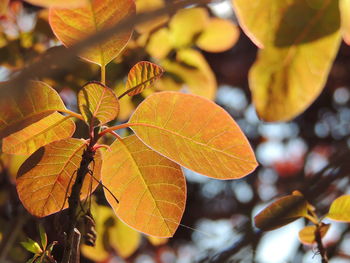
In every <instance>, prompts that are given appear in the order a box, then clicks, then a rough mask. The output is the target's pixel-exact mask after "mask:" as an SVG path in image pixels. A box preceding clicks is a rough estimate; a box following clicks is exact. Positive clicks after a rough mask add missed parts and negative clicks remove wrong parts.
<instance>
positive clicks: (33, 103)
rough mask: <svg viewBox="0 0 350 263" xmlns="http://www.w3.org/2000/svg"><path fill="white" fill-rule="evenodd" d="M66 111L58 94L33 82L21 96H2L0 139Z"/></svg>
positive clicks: (41, 83) (0, 99)
mask: <svg viewBox="0 0 350 263" xmlns="http://www.w3.org/2000/svg"><path fill="white" fill-rule="evenodd" d="M62 110H63V111H64V110H66V108H65V106H64V104H63V101H62V100H61V98H60V96H59V95H58V93H57V92H56V91H55V90H54V89H52V88H51V87H50V86H48V85H47V84H45V83H44V82H40V81H31V82H30V84H29V85H28V86H27V87H25V89H23V92H21V94H20V96H14V95H13V94H11V93H8V94H2V95H1V96H0V139H2V138H4V137H6V136H8V135H10V134H12V133H15V132H17V131H19V130H21V129H23V128H25V127H26V126H28V125H30V124H32V123H34V122H36V121H38V120H40V119H42V118H44V117H46V116H48V115H49V114H51V113H53V112H54V111H62Z"/></svg>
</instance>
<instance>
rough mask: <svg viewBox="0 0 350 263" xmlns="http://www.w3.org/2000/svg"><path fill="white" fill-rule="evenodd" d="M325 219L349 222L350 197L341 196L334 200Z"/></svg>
mask: <svg viewBox="0 0 350 263" xmlns="http://www.w3.org/2000/svg"><path fill="white" fill-rule="evenodd" d="M327 217H328V218H330V219H332V220H336V221H341V222H350V195H342V196H340V197H338V198H337V199H335V200H334V201H333V203H332V204H331V207H330V208H329V212H328V214H327Z"/></svg>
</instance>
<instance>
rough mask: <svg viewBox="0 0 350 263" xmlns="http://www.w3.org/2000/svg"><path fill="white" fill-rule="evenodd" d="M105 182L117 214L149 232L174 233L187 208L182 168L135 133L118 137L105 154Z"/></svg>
mask: <svg viewBox="0 0 350 263" xmlns="http://www.w3.org/2000/svg"><path fill="white" fill-rule="evenodd" d="M102 178H103V183H104V185H105V186H106V187H108V188H109V190H110V191H111V192H112V193H113V194H114V195H115V196H116V198H117V199H118V200H119V204H118V203H117V202H116V201H115V199H114V197H112V195H111V194H110V193H109V192H108V191H106V190H105V195H106V198H107V200H108V202H109V204H110V205H111V206H112V208H113V210H114V211H115V213H116V214H117V216H118V217H119V218H120V219H121V220H123V222H125V223H126V224H128V225H129V226H131V227H133V228H135V229H137V230H139V231H141V232H144V233H146V234H149V235H154V236H160V237H171V236H173V234H174V232H175V230H176V229H177V227H178V225H179V222H180V220H181V217H182V214H183V212H184V208H185V202H186V183H185V178H184V176H183V174H182V171H181V168H180V167H179V166H178V165H177V164H175V163H173V162H172V161H170V160H168V159H166V158H164V157H163V156H161V155H159V154H158V153H156V152H154V151H152V150H151V149H149V148H148V147H146V146H145V145H144V144H143V143H142V142H141V141H140V140H139V139H138V138H137V137H136V136H135V135H133V136H129V137H127V138H125V139H123V142H120V141H119V140H117V141H115V142H114V143H113V144H112V145H111V147H110V151H107V152H106V153H105V155H104V158H103V166H102Z"/></svg>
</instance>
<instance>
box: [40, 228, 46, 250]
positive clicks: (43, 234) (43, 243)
mask: <svg viewBox="0 0 350 263" xmlns="http://www.w3.org/2000/svg"><path fill="white" fill-rule="evenodd" d="M39 234H40V241H41V246H42V248H43V249H44V250H46V246H47V235H46V232H45V229H44V227H43V225H42V224H39Z"/></svg>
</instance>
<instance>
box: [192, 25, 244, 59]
mask: <svg viewBox="0 0 350 263" xmlns="http://www.w3.org/2000/svg"><path fill="white" fill-rule="evenodd" d="M238 37H239V30H238V28H237V26H236V25H234V24H233V23H232V22H231V21H230V20H227V19H221V18H212V19H210V21H209V24H208V25H207V26H206V28H205V29H204V31H203V32H202V33H201V34H200V36H199V37H198V39H197V41H196V44H197V46H198V47H199V48H201V49H203V50H205V51H208V52H223V51H226V50H228V49H230V48H231V47H232V46H233V45H234V44H235V43H236V42H237V40H238Z"/></svg>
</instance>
